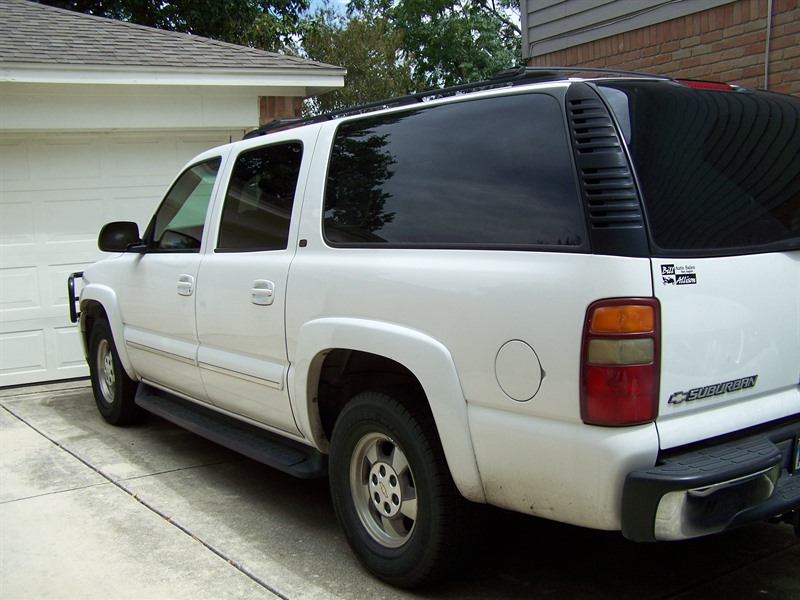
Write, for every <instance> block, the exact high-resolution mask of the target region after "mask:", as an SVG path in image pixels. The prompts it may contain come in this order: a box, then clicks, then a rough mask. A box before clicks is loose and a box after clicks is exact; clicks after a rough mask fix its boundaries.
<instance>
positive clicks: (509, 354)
mask: <svg viewBox="0 0 800 600" xmlns="http://www.w3.org/2000/svg"><path fill="white" fill-rule="evenodd" d="M248 137H249V139H245V140H243V141H240V142H236V143H233V144H229V145H226V146H222V147H220V148H215V149H213V150H210V151H208V152H205V153H203V154H201V155H200V156H198V157H196V158H195V159H194V160H192V161H191V162H190V163H189V164H188V166H187V167H186V168H185V170H184V171H183V172H182V173H181V174H180V175H179V176H178V177H177V178H176V179H175V182H174V183H173V185H172V186H171V188H170V189H169V191H168V192H167V194H166V196H165V197H164V199H163V201H162V202H161V204H160V206H159V207H158V209H157V211H156V213H155V216H154V217H153V219H152V221H151V222H150V224H149V225H148V226H147V227H146V228H145V229H144V232H143V233H142V234H140V232H139V228H138V226H137V225H136V224H135V223H130V222H117V223H111V224H109V225H107V226H105V227H104V229H103V230H102V232H101V233H100V238H99V245H100V248H101V249H102V250H104V251H107V252H112V253H113V255H112V256H110V257H109V258H107V259H106V260H103V261H100V262H98V263H96V264H93V265H91V266H90V267H88V268H87V269H86V270H85V271H84V272H83V273H75V274H73V276H72V277H71V278H70V281H69V289H70V298H71V302H70V310H71V312H72V318H73V321H79V322H80V330H81V332H82V334H83V335H82V337H83V340H84V342H85V348H86V356H87V360H88V363H89V367H90V372H91V379H92V385H93V388H94V394H95V397H96V401H97V406H98V408H99V410H100V413H101V414H102V416H103V417H104V418H105V419H106V420H107V421H108V422H110V423H113V424H118V425H123V424H128V423H132V422H136V421H139V420H140V419H141V418H142V417H143V416H145V415H146V414H147V413H154V414H157V415H160V416H162V417H164V418H166V419H169V420H172V421H174V422H176V423H178V424H180V425H182V426H184V427H187V428H188V429H190V430H192V431H195V432H197V433H199V434H200V435H204V436H207V437H209V438H210V439H213V440H215V441H217V442H219V443H221V444H225V445H227V446H229V447H231V448H234V449H236V450H238V451H240V452H242V453H244V454H246V455H248V456H250V457H253V458H255V459H257V460H260V461H263V462H264V463H267V464H269V465H272V466H274V467H277V468H279V469H282V470H284V471H287V472H289V473H293V474H295V475H298V476H301V477H313V476H323V475H327V476H328V477H329V480H330V489H331V494H332V498H333V504H334V507H335V510H336V514H337V517H338V520H339V522H340V524H341V526H342V528H343V530H344V532H345V534H346V536H347V539H348V541H349V543H350V545H351V546H352V548H353V550H354V551H355V553H356V554H357V555H358V557H359V558H360V559H361V561H362V562H363V564H364V565H365V566H366V567H367V569H369V570H370V571H371V572H373V573H374V574H376V575H377V576H378V577H380V578H382V579H384V580H386V581H388V582H390V583H393V584H395V585H399V586H414V585H419V584H422V583H426V582H429V581H431V580H432V579H435V578H437V577H440V576H441V575H443V574H445V573H447V572H448V570H449V569H451V568H452V567H454V566H455V565H457V564H458V561H459V557H460V554H459V548H464V547H465V546H466V544H467V543H468V542H469V541H470V540H469V538H468V535H469V532H470V531H471V529H470V527H469V526H468V525H467V524H466V523H465V521H466V520H468V519H470V518H473V515H474V513H473V511H474V510H475V508H474V507H475V504H474V503H488V504H492V505H495V506H499V507H503V508H507V509H511V510H515V511H520V512H523V513H528V514H531V515H537V516H539V517H545V518H548V519H555V520H557V521H562V522H565V523H572V524H576V525H581V526H585V527H592V528H597V529H603V530H621V531H622V533H623V534H624V535H625V536H626V537H628V538H630V539H632V540H638V541H656V540H679V539H684V538H691V537H696V536H701V535H705V534H710V533H715V532H721V531H723V530H726V529H728V528H731V527H735V526H738V525H742V524H745V523H748V522H753V521H756V520H764V519H773V520H776V521H779V520H784V521H788V522H790V523H793V524H794V527H795V531H797V530H798V514H800V450H799V449H798V448H799V446H800V100H798V99H797V98H793V97H790V96H784V95H780V94H774V93H769V92H763V91H753V90H748V89H743V88H738V87H736V86H728V85H719V84H709V83H704V82H691V81H680V80H672V79H668V78H664V77H655V76H647V75H633V74H624V73H601V74H600V75H599V76H593V77H591V78H588V79H587V78H575V77H567V76H565V75H564V74H563V73H562V72H560V71H546V70H539V69H521V70H518V71H515V72H509V73H505V74H502V75H501V76H499V77H498V78H496V79H493V80H490V81H487V82H480V83H478V84H475V85H473V86H460V87H457V88H450V89H445V90H438V91H435V92H427V93H421V94H416V95H412V96H409V97H406V98H400V99H393V100H389V101H386V102H382V103H377V104H376V105H373V106H366V107H359V108H357V109H354V110H353V111H350V112H348V113H344V112H341V113H334V114H329V115H325V116H323V117H317V118H313V119H306V120H304V121H302V122H300V123H294V124H287V123H274V124H272V125H269V126H265V127H263V128H261V129H260V130H256V131H255V132H253V135H252V136H248ZM81 276H82V282H81V285H80V295H79V297H76V294H77V291H78V286H79V285H78V280H79V279H81ZM468 501H471V502H468Z"/></svg>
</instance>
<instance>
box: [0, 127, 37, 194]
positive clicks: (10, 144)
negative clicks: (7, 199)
mask: <svg viewBox="0 0 800 600" xmlns="http://www.w3.org/2000/svg"><path fill="white" fill-rule="evenodd" d="M0 173H2V178H3V189H4V191H5V188H6V185H11V184H14V183H16V182H20V181H27V180H28V179H29V178H30V160H29V157H28V144H27V143H26V139H25V138H23V137H14V136H9V135H3V136H2V137H0Z"/></svg>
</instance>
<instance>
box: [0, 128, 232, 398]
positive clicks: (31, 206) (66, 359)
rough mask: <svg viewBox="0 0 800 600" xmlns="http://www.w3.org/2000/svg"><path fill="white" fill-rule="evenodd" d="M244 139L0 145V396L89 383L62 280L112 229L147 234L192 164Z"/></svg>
mask: <svg viewBox="0 0 800 600" xmlns="http://www.w3.org/2000/svg"><path fill="white" fill-rule="evenodd" d="M231 135H233V136H234V139H235V136H237V135H238V136H241V132H238V133H237V132H227V131H225V132H221V131H215V132H207V131H205V132H153V133H118V132H114V133H85V134H84V133H58V134H39V133H36V134H13V133H5V132H4V133H3V135H2V136H0V387H3V386H9V385H19V384H27V383H37V382H44V381H55V380H59V379H68V378H73V377H84V376H86V375H88V369H87V367H86V363H85V361H84V357H83V351H82V348H81V344H80V339H79V337H78V329H77V326H76V325H73V324H72V323H70V321H69V316H68V305H67V292H66V290H67V287H66V286H67V283H66V282H67V276H68V275H69V274H70V273H72V272H73V271H80V270H81V269H83V268H84V267H85V266H86V265H87V264H89V263H91V262H94V261H95V260H97V259H99V258H101V257H102V256H103V255H102V253H101V252H100V251H99V250H98V249H97V234H98V232H99V231H100V228H101V227H102V225H103V224H105V223H107V222H109V221H119V220H129V221H136V222H137V223H139V226H140V228H142V227H144V226H146V224H147V222H148V221H149V219H150V215H151V214H152V212H153V209H154V208H155V206H156V205H157V203H158V201H159V200H160V199H161V196H162V195H163V193H164V192H165V190H166V186H167V185H169V183H170V181H171V180H172V178H173V177H174V176H175V175H177V172H178V170H179V169H180V167H181V166H183V164H184V163H185V162H186V161H188V160H189V159H191V158H192V157H193V156H194V155H195V154H198V153H199V152H201V151H203V150H206V149H208V148H211V147H213V146H217V145H219V144H223V143H226V142H228V141H229V139H230V136H231Z"/></svg>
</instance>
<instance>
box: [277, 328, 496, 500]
mask: <svg viewBox="0 0 800 600" xmlns="http://www.w3.org/2000/svg"><path fill="white" fill-rule="evenodd" d="M295 356H296V357H297V360H296V361H294V360H291V363H292V369H291V370H290V374H289V385H290V392H291V396H292V398H293V405H294V410H295V417H296V419H297V421H298V426H299V427H300V430H301V431H302V432H303V433H304V434H305V435H306V436H307V437H308V438H309V439H310V440H312V442H313V444H314V445H315V446H316V447H318V448H320V449H321V450H323V451H327V450H328V447H329V445H328V439H329V435H330V428H331V426H332V419H335V416H336V415H337V414H338V412H339V411H340V410H341V408H343V406H344V403H346V401H347V400H349V399H350V398H351V397H352V394H345V395H346V396H347V397H346V398H339V399H333V400H332V399H331V396H330V394H326V390H325V386H326V385H331V384H332V382H331V368H333V369H334V370H336V369H338V368H340V367H341V368H342V369H343V370H344V371H347V369H348V368H349V369H350V371H351V373H350V374H348V373H347V372H345V373H344V382H343V383H342V385H344V386H347V385H348V383H350V384H351V387H350V388H349V391H353V392H354V393H358V392H360V391H364V390H365V389H369V388H370V387H386V386H387V385H390V386H391V385H407V386H408V385H410V386H417V387H418V389H419V390H420V391H421V392H422V394H424V397H425V398H426V399H427V403H428V407H429V409H430V411H431V413H432V415H433V420H434V424H435V426H436V430H437V433H438V435H439V439H440V441H441V444H442V448H443V450H444V454H445V458H446V460H447V464H448V467H449V469H450V473H451V475H452V477H453V480H454V482H455V484H456V486H457V487H458V489H459V491H460V492H461V494H462V495H463V496H464V497H465V498H467V499H468V500H472V501H475V502H485V501H486V499H485V496H484V493H483V485H482V482H481V479H480V473H479V470H478V465H477V461H476V458H475V452H474V449H473V447H472V438H471V435H470V429H469V420H468V414H467V403H466V400H465V399H464V394H463V391H462V389H461V383H460V381H459V377H458V372H457V371H456V367H455V363H454V361H453V358H452V356H451V355H450V352H449V351H448V350H447V348H446V347H445V346H444V345H442V344H441V343H440V342H438V341H437V340H435V339H433V338H431V337H430V336H427V335H425V334H424V333H421V332H419V331H416V330H413V329H408V328H405V327H402V326H399V325H395V324H392V323H384V322H379V321H371V320H366V319H354V318H323V319H317V320H314V321H310V322H308V323H306V324H305V325H303V327H302V328H301V329H300V332H299V334H298V339H297V345H296V354H295ZM353 361H356V363H355V364H359V365H360V367H359V368H358V369H353V368H352V365H353V364H354V362H353ZM362 367H363V368H362ZM351 374H354V375H355V378H356V382H355V384H352V382H351V381H350V380H348V377H349V375H351ZM376 374H378V375H381V376H384V378H383V379H381V381H380V383H376V384H375V385H371V383H372V381H371V376H375V375H376ZM386 377H388V379H389V380H388V381H387V379H386ZM331 403H333V405H331Z"/></svg>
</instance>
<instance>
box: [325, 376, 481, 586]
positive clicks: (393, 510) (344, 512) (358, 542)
mask: <svg viewBox="0 0 800 600" xmlns="http://www.w3.org/2000/svg"><path fill="white" fill-rule="evenodd" d="M415 400H416V399H415V398H414V397H413V396H411V395H408V394H406V393H405V392H403V391H401V390H392V391H389V392H365V393H362V394H359V395H357V396H356V397H355V398H353V400H352V401H351V402H350V403H349V404H348V405H347V406H346V407H345V409H344V410H343V411H342V414H341V415H340V417H339V419H338V421H337V422H336V426H335V428H334V431H333V436H332V440H331V455H330V469H329V471H330V486H331V495H332V498H333V504H334V508H335V510H336V516H337V518H338V520H339V524H340V525H341V527H342V529H343V530H344V532H345V535H346V536H347V540H348V542H349V544H350V546H351V547H352V548H353V551H354V552H355V553H356V555H357V556H358V557H359V559H360V560H361V562H362V563H363V564H364V565H365V566H366V568H367V569H369V570H370V571H371V572H372V573H373V574H375V575H376V576H378V577H379V578H381V579H383V580H384V581H386V582H388V583H391V584H392V585H396V586H400V587H415V586H419V585H422V584H426V583H430V582H432V581H434V580H436V579H438V578H440V577H442V576H444V575H447V574H448V573H449V571H451V570H452V569H453V567H455V566H456V565H457V564H458V562H459V559H460V557H461V552H462V550H463V547H464V543H463V542H464V539H465V531H466V529H467V528H466V527H462V525H463V524H464V515H465V511H466V505H467V502H466V501H465V500H464V499H463V497H462V496H461V495H460V494H459V492H458V490H457V489H456V487H455V484H454V483H453V481H452V478H451V476H450V472H449V470H448V468H447V464H446V462H445V459H444V454H443V452H442V449H441V445H440V443H439V439H438V436H437V434H436V429H435V426H434V423H433V418H432V417H431V416H430V413H429V412H428V411H427V410H426V408H427V407H425V406H421V405H420V404H419V403H417V402H415Z"/></svg>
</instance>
